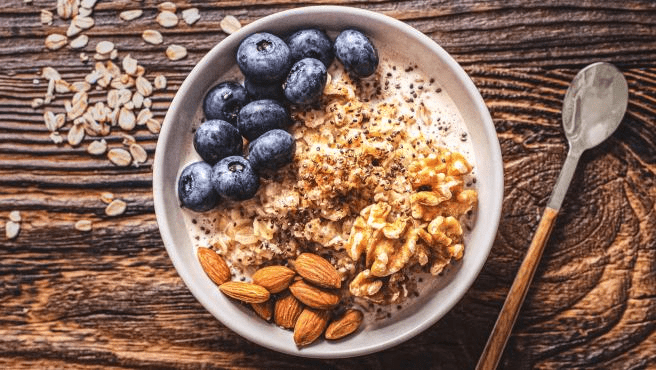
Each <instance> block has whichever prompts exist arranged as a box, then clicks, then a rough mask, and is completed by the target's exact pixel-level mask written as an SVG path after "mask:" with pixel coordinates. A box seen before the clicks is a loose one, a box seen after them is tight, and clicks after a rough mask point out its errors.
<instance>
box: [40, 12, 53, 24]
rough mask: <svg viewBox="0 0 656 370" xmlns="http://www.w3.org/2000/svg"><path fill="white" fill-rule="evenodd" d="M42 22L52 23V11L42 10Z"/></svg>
mask: <svg viewBox="0 0 656 370" xmlns="http://www.w3.org/2000/svg"><path fill="white" fill-rule="evenodd" d="M41 24H45V25H48V26H50V25H52V12H51V11H50V10H45V9H43V10H41Z"/></svg>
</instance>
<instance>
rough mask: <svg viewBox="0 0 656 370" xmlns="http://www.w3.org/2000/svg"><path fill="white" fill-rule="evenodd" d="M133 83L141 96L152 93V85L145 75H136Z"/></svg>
mask: <svg viewBox="0 0 656 370" xmlns="http://www.w3.org/2000/svg"><path fill="white" fill-rule="evenodd" d="M135 84H136V86H137V91H138V92H139V94H141V95H143V96H150V95H151V94H152V93H153V85H152V84H151V83H150V81H148V80H147V79H146V78H145V77H142V76H139V77H137V79H136V81H135Z"/></svg>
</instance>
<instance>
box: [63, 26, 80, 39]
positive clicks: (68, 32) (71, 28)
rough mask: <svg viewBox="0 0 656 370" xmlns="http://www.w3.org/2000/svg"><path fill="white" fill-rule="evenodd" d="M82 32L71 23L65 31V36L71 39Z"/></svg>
mask: <svg viewBox="0 0 656 370" xmlns="http://www.w3.org/2000/svg"><path fill="white" fill-rule="evenodd" d="M80 32H82V29H81V28H80V27H78V26H77V25H76V24H75V23H71V24H70V25H69V26H68V28H67V29H66V36H68V37H73V36H75V35H77V34H79V33H80Z"/></svg>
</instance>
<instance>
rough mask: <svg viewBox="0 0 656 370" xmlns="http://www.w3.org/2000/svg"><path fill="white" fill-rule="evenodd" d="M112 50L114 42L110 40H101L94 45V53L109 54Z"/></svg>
mask: <svg viewBox="0 0 656 370" xmlns="http://www.w3.org/2000/svg"><path fill="white" fill-rule="evenodd" d="M112 50H114V43H113V42H111V41H101V42H99V43H98V44H97V45H96V53H98V54H109V53H111V52H112Z"/></svg>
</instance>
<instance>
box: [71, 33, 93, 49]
mask: <svg viewBox="0 0 656 370" xmlns="http://www.w3.org/2000/svg"><path fill="white" fill-rule="evenodd" d="M88 43H89V36H87V35H80V36H78V37H77V38H75V39H74V40H73V41H71V42H70V43H69V46H70V47H71V49H81V48H83V47H85V46H87V44H88Z"/></svg>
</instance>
